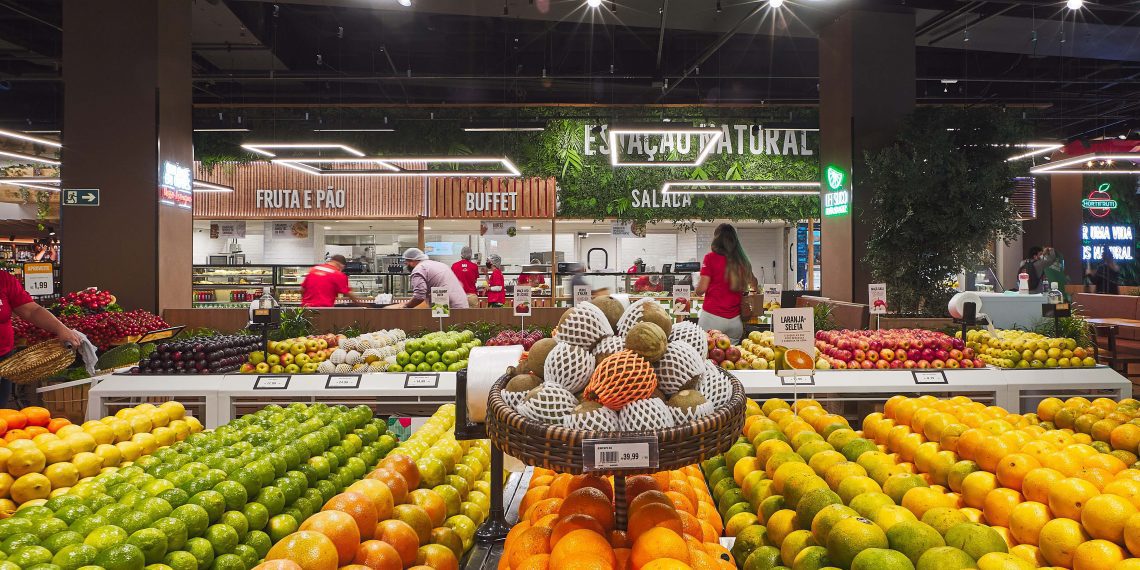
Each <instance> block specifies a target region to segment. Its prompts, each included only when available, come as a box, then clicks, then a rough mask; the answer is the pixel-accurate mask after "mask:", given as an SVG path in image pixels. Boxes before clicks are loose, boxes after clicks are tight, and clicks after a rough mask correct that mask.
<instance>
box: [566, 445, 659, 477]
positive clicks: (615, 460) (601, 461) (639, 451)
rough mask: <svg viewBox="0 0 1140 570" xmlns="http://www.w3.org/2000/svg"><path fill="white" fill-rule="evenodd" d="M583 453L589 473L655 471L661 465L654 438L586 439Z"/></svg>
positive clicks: (585, 466) (584, 462)
mask: <svg viewBox="0 0 1140 570" xmlns="http://www.w3.org/2000/svg"><path fill="white" fill-rule="evenodd" d="M582 453H583V457H582V459H583V464H584V465H583V467H584V468H585V469H586V470H587V471H591V470H592V471H602V470H622V469H655V468H656V467H657V466H658V465H660V458H659V456H658V449H657V438H656V437H653V436H644V437H627V438H622V439H621V440H612V439H586V440H583V441H582Z"/></svg>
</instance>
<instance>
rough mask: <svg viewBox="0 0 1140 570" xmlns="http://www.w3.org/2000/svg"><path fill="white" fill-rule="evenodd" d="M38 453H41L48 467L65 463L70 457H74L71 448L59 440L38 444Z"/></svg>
mask: <svg viewBox="0 0 1140 570" xmlns="http://www.w3.org/2000/svg"><path fill="white" fill-rule="evenodd" d="M40 451H41V452H43V454H44V457H45V458H46V459H47V463H48V465H51V464H53V463H59V462H60V461H67V460H68V459H71V456H73V455H75V452H74V451H72V450H71V446H70V445H68V444H67V442H66V441H63V440H61V439H57V440H55V441H48V442H45V443H42V444H40Z"/></svg>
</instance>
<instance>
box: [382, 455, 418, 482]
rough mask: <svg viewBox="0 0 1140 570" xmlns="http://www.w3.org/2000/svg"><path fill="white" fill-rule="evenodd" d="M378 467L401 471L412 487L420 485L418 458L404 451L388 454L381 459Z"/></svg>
mask: <svg viewBox="0 0 1140 570" xmlns="http://www.w3.org/2000/svg"><path fill="white" fill-rule="evenodd" d="M377 468H379V469H390V470H392V471H395V472H396V473H399V474H400V475H401V476H402V477H403V478H404V481H406V482H407V483H408V488H410V489H416V488H418V487H419V486H420V470H419V468H418V467H416V460H415V459H412V458H411V457H408V456H407V455H404V454H402V453H393V454H391V455H388V456H387V457H385V458H384V459H383V460H382V461H380V464H379V465H377Z"/></svg>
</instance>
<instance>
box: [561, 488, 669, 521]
mask: <svg viewBox="0 0 1140 570" xmlns="http://www.w3.org/2000/svg"><path fill="white" fill-rule="evenodd" d="M607 483H608V482H607ZM670 504H672V503H670ZM572 514H584V515H589V516H591V517H593V518H594V520H596V521H598V522H599V523H601V524H602V526H603V527H604V528H605V529H606V530H607V531H609V530H613V527H614V507H613V503H612V502H611V501H610V498H609V497H608V496H606V494H605V493H603V492H602V491H601V490H599V489H597V488H595V487H581V488H579V489H576V490H574V491H571V492H570V494H569V495H566V500H564V501H563V502H562V504H561V505H560V506H559V509H558V515H559V516H561V517H567V516H570V515H572Z"/></svg>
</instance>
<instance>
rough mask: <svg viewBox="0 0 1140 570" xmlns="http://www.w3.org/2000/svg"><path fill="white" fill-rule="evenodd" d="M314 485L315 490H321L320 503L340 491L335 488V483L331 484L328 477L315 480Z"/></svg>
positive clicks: (323, 502) (325, 501)
mask: <svg viewBox="0 0 1140 570" xmlns="http://www.w3.org/2000/svg"><path fill="white" fill-rule="evenodd" d="M316 487H317V490H318V491H320V492H321V504H322V505H323V504H325V503H327V502H328V501H329V499H331V498H333V497H335V496H336V495H337V493H340V490H339V489H337V487H336V485H335V484H333V482H332V481H329V480H328V479H325V480H322V481H317V485H316Z"/></svg>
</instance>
